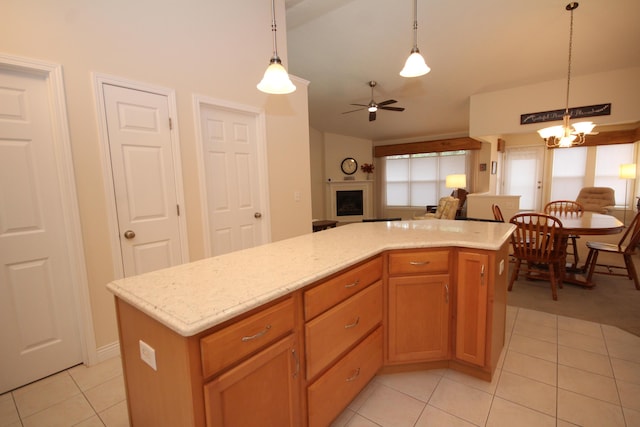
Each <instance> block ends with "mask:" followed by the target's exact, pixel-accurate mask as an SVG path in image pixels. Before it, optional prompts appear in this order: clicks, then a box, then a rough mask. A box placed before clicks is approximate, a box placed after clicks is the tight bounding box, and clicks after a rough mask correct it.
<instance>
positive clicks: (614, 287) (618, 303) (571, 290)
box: [507, 235, 640, 336]
mask: <svg viewBox="0 0 640 427" xmlns="http://www.w3.org/2000/svg"><path fill="white" fill-rule="evenodd" d="M585 238H588V239H585ZM619 238H620V235H616V236H583V237H582V238H581V239H579V240H578V242H579V254H580V263H584V261H585V260H586V258H587V248H586V246H585V243H586V241H587V240H592V241H602V242H606V241H609V242H617V240H618V239H619ZM633 258H634V260H633V261H634V264H635V266H636V270H637V271H639V272H640V255H639V254H636V255H634V257H633ZM598 262H599V263H600V262H603V263H607V264H614V265H624V262H623V259H622V256H611V255H610V254H601V255H600V257H599V259H598ZM512 269H513V264H512V263H510V265H509V274H511V271H512ZM508 277H511V276H508ZM593 280H594V282H595V283H596V286H595V287H593V288H590V289H586V288H583V287H580V286H577V285H571V284H567V283H565V284H564V287H563V288H562V289H558V300H557V301H554V300H553V299H552V297H551V285H550V284H549V282H548V281H543V280H526V278H524V277H523V275H521V276H520V278H519V279H518V280H516V282H515V283H514V284H513V290H512V291H511V292H508V293H507V304H508V305H511V306H515V307H522V308H529V309H532V310H539V311H543V312H547V313H552V314H557V315H560V316H567V317H573V318H576V319H582V320H588V321H591V322H597V323H603V324H606V325H612V326H616V327H618V328H620V329H622V330H625V331H627V332H630V333H632V334H635V335H638V336H640V291H639V290H636V288H635V285H634V284H633V280H629V279H627V278H625V277H616V276H607V275H594V279H593Z"/></svg>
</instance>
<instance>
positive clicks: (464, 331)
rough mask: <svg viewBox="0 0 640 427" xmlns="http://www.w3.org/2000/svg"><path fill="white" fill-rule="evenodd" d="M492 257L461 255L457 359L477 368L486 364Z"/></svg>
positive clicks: (466, 253) (474, 254)
mask: <svg viewBox="0 0 640 427" xmlns="http://www.w3.org/2000/svg"><path fill="white" fill-rule="evenodd" d="M488 275H489V256H488V255H487V254H484V253H476V252H468V251H460V252H459V253H458V293H457V309H456V358H457V359H459V360H462V361H465V362H469V363H473V364H474V365H478V366H484V364H485V350H486V347H485V339H486V338H487V293H488V287H489V285H488Z"/></svg>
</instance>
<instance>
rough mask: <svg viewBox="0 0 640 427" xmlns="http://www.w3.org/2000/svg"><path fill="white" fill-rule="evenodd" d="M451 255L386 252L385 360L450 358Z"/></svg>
mask: <svg viewBox="0 0 640 427" xmlns="http://www.w3.org/2000/svg"><path fill="white" fill-rule="evenodd" d="M450 258H451V256H450V251H449V250H422V251H402V252H392V253H390V254H389V278H388V300H387V304H388V325H387V331H388V348H387V358H388V363H390V364H394V363H402V362H428V361H436V360H447V359H448V358H449V356H450V351H449V348H450V345H449V342H450V334H449V327H450V324H451V314H450V313H451V311H450V303H451V300H452V295H451V292H452V288H451V283H450V276H449V274H448V272H449V268H450V265H451V259H450Z"/></svg>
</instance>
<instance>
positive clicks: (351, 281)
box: [304, 256, 382, 320]
mask: <svg viewBox="0 0 640 427" xmlns="http://www.w3.org/2000/svg"><path fill="white" fill-rule="evenodd" d="M381 276H382V257H380V256H378V257H376V258H374V259H372V260H371V261H368V262H366V263H365V264H362V265H360V266H358V267H355V268H351V269H349V270H347V271H345V272H344V273H341V274H340V275H338V276H336V277H334V278H332V279H329V280H327V281H326V282H324V283H322V284H321V285H319V286H316V287H315V288H312V289H309V290H308V291H306V292H305V293H304V313H305V319H307V320H309V319H312V318H314V317H316V316H317V315H318V314H320V313H322V312H323V311H326V310H328V309H329V308H331V307H333V306H334V305H336V304H338V303H339V302H341V301H344V300H345V299H347V298H349V297H350V296H351V295H353V294H355V293H357V292H360V291H361V290H362V289H364V288H365V287H367V286H369V285H370V284H372V283H373V282H375V281H376V280H378V279H380V277H381Z"/></svg>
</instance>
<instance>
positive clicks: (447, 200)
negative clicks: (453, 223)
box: [413, 196, 460, 219]
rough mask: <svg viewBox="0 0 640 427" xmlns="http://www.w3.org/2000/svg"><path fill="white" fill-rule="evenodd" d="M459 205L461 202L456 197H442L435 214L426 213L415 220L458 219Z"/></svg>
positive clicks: (417, 216) (415, 217) (416, 216)
mask: <svg viewBox="0 0 640 427" xmlns="http://www.w3.org/2000/svg"><path fill="white" fill-rule="evenodd" d="M458 203H460V200H458V199H456V198H455V197H451V196H447V197H441V198H440V200H439V202H438V207H437V208H436V211H435V212H434V213H430V212H425V213H424V214H422V215H415V216H414V217H413V219H456V211H457V210H458Z"/></svg>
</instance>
